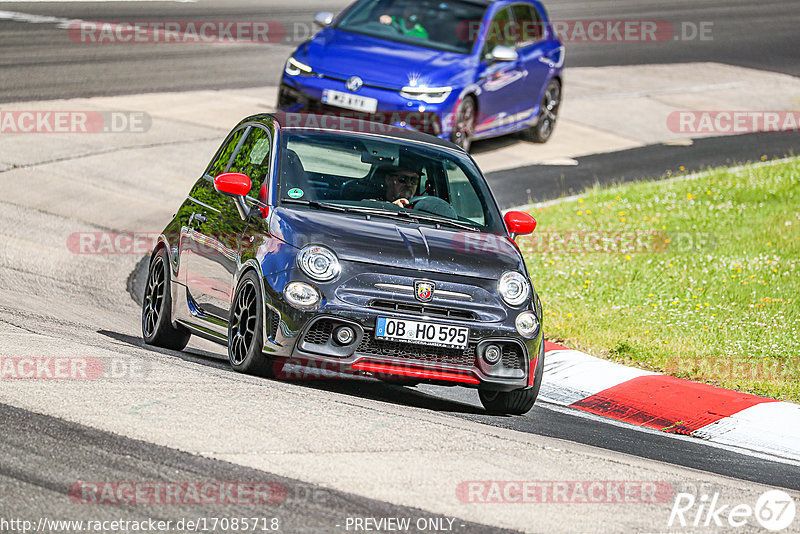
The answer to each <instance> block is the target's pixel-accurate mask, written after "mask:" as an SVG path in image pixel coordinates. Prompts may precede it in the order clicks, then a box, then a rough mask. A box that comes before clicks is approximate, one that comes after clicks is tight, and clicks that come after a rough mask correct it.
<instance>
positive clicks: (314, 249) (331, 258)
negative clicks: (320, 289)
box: [297, 245, 341, 282]
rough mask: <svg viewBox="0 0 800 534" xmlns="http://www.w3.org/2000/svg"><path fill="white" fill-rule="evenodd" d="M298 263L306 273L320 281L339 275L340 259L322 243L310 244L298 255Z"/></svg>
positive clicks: (326, 280)
mask: <svg viewBox="0 0 800 534" xmlns="http://www.w3.org/2000/svg"><path fill="white" fill-rule="evenodd" d="M297 265H298V266H299V267H300V269H301V270H302V271H303V272H304V273H306V275H307V276H308V277H309V278H311V279H313V280H317V281H319V282H328V281H329V280H333V279H334V278H336V277H337V276H338V275H339V272H340V271H341V267H340V266H339V259H338V258H337V257H336V254H334V253H333V251H331V250H329V249H327V248H325V247H323V246H321V245H309V246H307V247H305V248H303V250H301V251H300V254H298V255H297Z"/></svg>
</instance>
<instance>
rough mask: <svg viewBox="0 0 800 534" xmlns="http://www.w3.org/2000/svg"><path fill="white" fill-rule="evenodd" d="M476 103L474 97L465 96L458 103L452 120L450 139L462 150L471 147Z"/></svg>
mask: <svg viewBox="0 0 800 534" xmlns="http://www.w3.org/2000/svg"><path fill="white" fill-rule="evenodd" d="M476 111H477V105H476V104H475V99H474V98H472V97H471V96H467V97H465V98H463V99H461V101H460V102H459V103H458V107H457V108H456V112H455V117H454V121H453V125H454V126H453V133H451V134H450V140H451V141H452V142H453V143H454V144H456V145H458V146H459V147H461V149H462V150H464V152H469V149H470V148H471V147H472V136H473V135H475V119H476Z"/></svg>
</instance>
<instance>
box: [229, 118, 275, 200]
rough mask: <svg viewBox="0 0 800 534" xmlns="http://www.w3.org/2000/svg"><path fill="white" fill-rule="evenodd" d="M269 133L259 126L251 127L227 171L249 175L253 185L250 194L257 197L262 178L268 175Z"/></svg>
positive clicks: (270, 147) (262, 181)
mask: <svg viewBox="0 0 800 534" xmlns="http://www.w3.org/2000/svg"><path fill="white" fill-rule="evenodd" d="M271 149H272V146H271V140H270V136H269V134H268V133H267V132H266V131H265V130H262V129H261V128H256V127H253V128H252V129H251V130H250V133H249V134H248V135H247V139H245V141H244V143H243V144H242V148H241V149H240V150H239V152H238V153H237V154H236V157H235V158H234V160H233V164H232V165H231V167H230V169H229V171H228V172H240V173H242V174H246V175H247V176H249V177H250V180H251V181H252V183H253V187H252V188H251V189H250V196H252V197H258V194H259V191H260V190H261V185H262V184H263V183H264V179H265V178H266V177H267V176H269V162H270V157H269V156H270V150H271Z"/></svg>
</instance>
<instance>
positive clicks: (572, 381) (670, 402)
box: [539, 342, 800, 462]
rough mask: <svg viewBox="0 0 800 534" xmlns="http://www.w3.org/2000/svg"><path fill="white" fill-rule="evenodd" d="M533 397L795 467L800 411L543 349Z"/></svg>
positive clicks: (799, 407) (799, 443)
mask: <svg viewBox="0 0 800 534" xmlns="http://www.w3.org/2000/svg"><path fill="white" fill-rule="evenodd" d="M545 349H546V351H547V352H546V355H545V360H544V361H545V368H544V379H543V380H542V389H541V391H540V393H539V396H540V398H541V399H542V400H544V401H545V402H549V403H552V404H557V405H561V406H566V407H568V408H571V409H575V410H581V411H583V412H587V413H590V414H594V415H598V416H602V417H607V418H611V419H614V420H617V421H621V422H623V423H629V424H633V425H638V426H641V427H645V428H649V429H653V430H657V431H661V432H667V433H671V434H683V435H687V436H692V437H695V438H700V439H704V440H707V441H708V442H710V443H713V444H718V445H722V446H728V447H732V448H735V449H741V450H744V451H753V452H756V453H761V454H764V455H767V456H770V457H774V458H776V459H784V460H789V461H798V462H800V405H798V404H792V403H789V402H781V401H777V400H774V399H768V398H764V397H759V396H756V395H750V394H747V393H739V392H736V391H731V390H728V389H723V388H718V387H714V386H710V385H707V384H699V383H697V382H692V381H690V380H683V379H681V378H675V377H673V376H668V375H663V374H659V373H653V372H649V371H642V370H640V369H634V368H632V367H626V366H624V365H620V364H618V363H614V362H609V361H607V360H603V359H600V358H596V357H594V356H590V355H588V354H585V353H583V352H580V351H577V350H570V349H568V348H566V347H562V346H560V345H556V344H553V343H550V342H547V343H546V345H545Z"/></svg>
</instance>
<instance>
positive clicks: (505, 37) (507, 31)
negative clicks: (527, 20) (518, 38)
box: [483, 8, 514, 57]
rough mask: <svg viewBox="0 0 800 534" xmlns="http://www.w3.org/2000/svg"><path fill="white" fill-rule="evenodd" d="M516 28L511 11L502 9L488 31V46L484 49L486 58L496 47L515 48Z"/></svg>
mask: <svg viewBox="0 0 800 534" xmlns="http://www.w3.org/2000/svg"><path fill="white" fill-rule="evenodd" d="M513 35H514V28H513V27H512V19H511V11H509V9H508V8H504V9H502V10H501V11H500V12H499V13H497V14H496V15H495V16H494V18H493V19H492V21H491V22H490V23H489V28H488V30H487V31H486V44H485V45H484V47H483V55H484V57H485V56H486V55H487V54H489V53H490V52H491V51H492V50H494V48H495V47H496V46H509V47H512V48H513V47H514V38H513Z"/></svg>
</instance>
